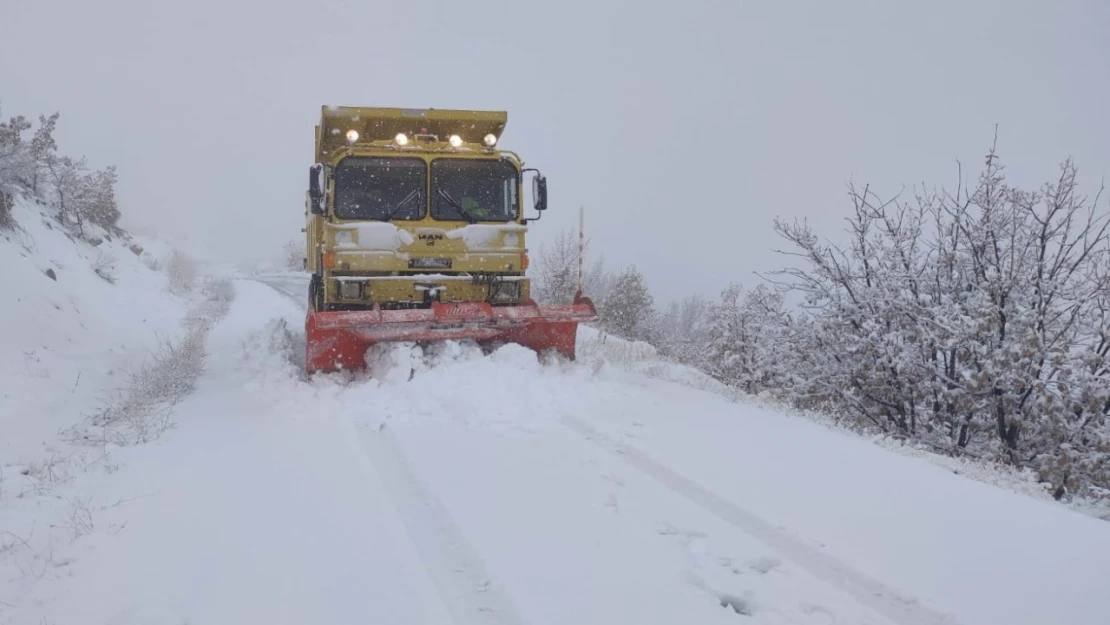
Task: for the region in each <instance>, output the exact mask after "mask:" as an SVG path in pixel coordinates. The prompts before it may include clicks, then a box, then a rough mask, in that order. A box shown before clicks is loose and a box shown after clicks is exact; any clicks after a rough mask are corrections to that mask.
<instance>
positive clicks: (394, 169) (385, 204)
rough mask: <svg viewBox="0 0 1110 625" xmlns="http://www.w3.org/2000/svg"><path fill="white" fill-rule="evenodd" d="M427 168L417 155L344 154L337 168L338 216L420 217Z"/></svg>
mask: <svg viewBox="0 0 1110 625" xmlns="http://www.w3.org/2000/svg"><path fill="white" fill-rule="evenodd" d="M425 172H426V167H425V165H424V161H423V160H421V159H418V158H371V157H362V156H352V157H348V158H345V159H343V160H342V161H340V162H339V164H338V165H337V166H336V168H335V216H336V217H339V218H340V219H376V220H391V219H403V220H415V219H421V218H423V217H424V213H425V210H426V207H427V199H426V197H425V192H424V181H425Z"/></svg>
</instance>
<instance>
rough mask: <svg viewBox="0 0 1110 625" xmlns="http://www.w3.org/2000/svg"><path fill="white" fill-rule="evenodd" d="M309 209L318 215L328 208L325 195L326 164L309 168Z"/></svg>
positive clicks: (318, 164) (317, 164)
mask: <svg viewBox="0 0 1110 625" xmlns="http://www.w3.org/2000/svg"><path fill="white" fill-rule="evenodd" d="M308 201H309V209H310V210H311V211H312V212H313V213H314V214H316V215H323V214H324V212H325V209H326V208H327V202H326V201H325V197H324V166H323V165H321V164H320V163H316V164H314V165H313V166H312V167H309V168H308Z"/></svg>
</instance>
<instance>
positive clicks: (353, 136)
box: [347, 128, 358, 143]
mask: <svg viewBox="0 0 1110 625" xmlns="http://www.w3.org/2000/svg"><path fill="white" fill-rule="evenodd" d="M355 141H358V131H357V130H355V129H354V128H352V129H350V130H348V131H347V143H354V142H355Z"/></svg>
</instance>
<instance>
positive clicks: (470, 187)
mask: <svg viewBox="0 0 1110 625" xmlns="http://www.w3.org/2000/svg"><path fill="white" fill-rule="evenodd" d="M518 180H519V178H518V173H517V170H516V168H515V167H513V165H512V164H511V163H509V162H507V161H494V160H476V159H462V158H440V159H436V160H434V161H432V218H433V219H438V220H442V221H472V222H473V221H500V222H505V221H515V220H516V218H517V216H518V215H519V212H520V201H519V198H518V197H517V196H518V193H517V190H518V188H519V187H518Z"/></svg>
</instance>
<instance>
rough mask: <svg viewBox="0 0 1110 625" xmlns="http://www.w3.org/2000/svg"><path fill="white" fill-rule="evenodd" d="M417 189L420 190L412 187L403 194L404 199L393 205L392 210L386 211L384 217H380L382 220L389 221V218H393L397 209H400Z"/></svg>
mask: <svg viewBox="0 0 1110 625" xmlns="http://www.w3.org/2000/svg"><path fill="white" fill-rule="evenodd" d="M418 191H420V189H413V190H412V192H410V193H409V194H408V195H406V196H405V199H403V200H401V201H400V202H398V203H397V206H394V207H393V209H392V210H390V211H389V212H388V213H386V215H385V217H382V221H390V220H391V219H393V216H394V215H396V214H397V211H399V210H401V207H402V206H404V205H405V204H408V202H409V200H411V199H412V198H414V197H416V193H417V192H418Z"/></svg>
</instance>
